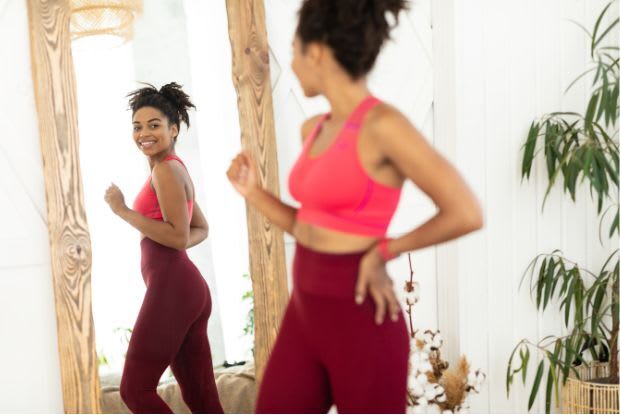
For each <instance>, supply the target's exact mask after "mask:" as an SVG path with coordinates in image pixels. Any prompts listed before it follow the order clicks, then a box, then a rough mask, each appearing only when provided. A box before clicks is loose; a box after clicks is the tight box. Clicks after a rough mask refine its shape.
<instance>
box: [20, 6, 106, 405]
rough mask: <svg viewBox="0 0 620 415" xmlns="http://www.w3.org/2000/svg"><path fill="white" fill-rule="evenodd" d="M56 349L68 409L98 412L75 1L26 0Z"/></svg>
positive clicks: (97, 377) (98, 390)
mask: <svg viewBox="0 0 620 415" xmlns="http://www.w3.org/2000/svg"><path fill="white" fill-rule="evenodd" d="M27 3H28V15H29V24H30V50H31V56H32V65H31V66H32V79H33V83H34V92H35V101H36V108H37V114H38V120H39V135H40V139H41V154H42V156H43V173H44V176H45V195H46V200H47V223H48V228H49V240H50V259H51V267H52V278H53V286H54V296H55V303H56V320H57V330H58V352H59V355H60V372H61V376H62V391H63V399H64V408H65V412H67V413H99V412H101V408H100V387H99V376H98V374H97V355H96V352H95V331H94V326H93V317H92V311H91V246H90V236H89V233H88V224H87V222H86V212H85V209H84V198H83V194H82V180H81V172H80V160H79V138H78V123H77V103H76V92H75V77H74V73H73V58H72V55H71V36H70V33H69V18H70V5H69V0H28V2H27Z"/></svg>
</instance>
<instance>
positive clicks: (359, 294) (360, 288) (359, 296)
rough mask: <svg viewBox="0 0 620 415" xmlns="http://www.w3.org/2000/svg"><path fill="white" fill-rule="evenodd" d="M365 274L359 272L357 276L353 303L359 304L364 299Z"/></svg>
mask: <svg viewBox="0 0 620 415" xmlns="http://www.w3.org/2000/svg"><path fill="white" fill-rule="evenodd" d="M366 285H367V281H366V276H365V274H360V275H359V276H358V278H357V283H356V285H355V303H356V304H358V305H360V304H362V303H363V302H364V300H365V299H366Z"/></svg>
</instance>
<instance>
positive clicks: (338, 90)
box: [323, 77, 370, 121]
mask: <svg viewBox="0 0 620 415" xmlns="http://www.w3.org/2000/svg"><path fill="white" fill-rule="evenodd" d="M323 95H324V96H325V98H327V100H328V101H329V106H330V107H331V118H332V119H334V120H336V121H339V120H344V119H345V118H347V117H348V116H349V114H351V112H352V111H353V110H354V109H355V107H356V106H357V105H358V104H359V103H360V102H361V101H362V100H363V99H364V98H366V97H367V96H368V95H370V90H369V89H368V85H367V84H366V78H360V79H359V80H356V81H351V79H350V78H348V77H346V79H336V78H333V79H331V80H330V82H329V83H328V85H327V86H326V88H325V91H324V93H323Z"/></svg>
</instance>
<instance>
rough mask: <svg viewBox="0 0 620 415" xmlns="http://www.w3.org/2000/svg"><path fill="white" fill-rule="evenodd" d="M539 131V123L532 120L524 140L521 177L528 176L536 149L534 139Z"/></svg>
mask: <svg viewBox="0 0 620 415" xmlns="http://www.w3.org/2000/svg"><path fill="white" fill-rule="evenodd" d="M539 132H540V125H539V124H538V123H537V122H534V121H532V124H531V125H530V129H529V131H528V134H527V140H526V141H525V150H524V152H523V163H522V166H521V177H522V178H523V177H525V178H527V179H529V178H530V172H531V171H532V161H533V160H534V150H535V149H536V140H537V139H538V133H539Z"/></svg>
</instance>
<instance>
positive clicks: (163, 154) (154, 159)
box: [149, 148, 176, 170]
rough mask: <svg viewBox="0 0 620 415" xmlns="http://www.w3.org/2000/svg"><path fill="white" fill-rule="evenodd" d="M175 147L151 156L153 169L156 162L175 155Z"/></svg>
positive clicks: (150, 165)
mask: <svg viewBox="0 0 620 415" xmlns="http://www.w3.org/2000/svg"><path fill="white" fill-rule="evenodd" d="M175 155H176V153H175V152H174V148H171V149H168V150H165V151H161V152H159V153H157V154H155V155H152V156H149V167H150V168H151V170H153V167H155V165H156V164H158V163H161V162H162V161H163V160H164V159H165V158H166V157H168V156H175Z"/></svg>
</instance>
